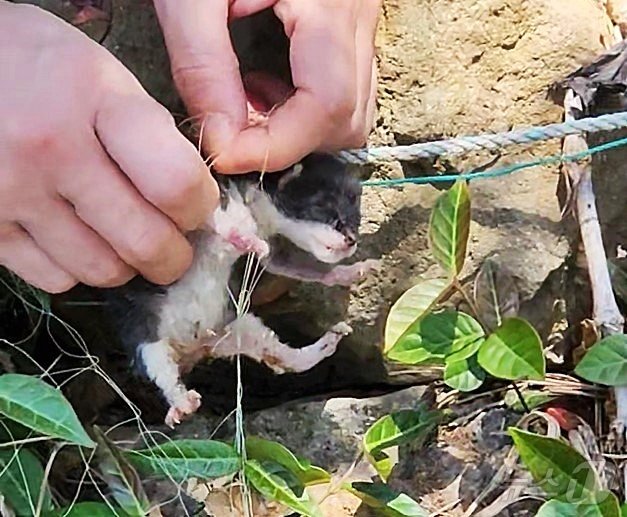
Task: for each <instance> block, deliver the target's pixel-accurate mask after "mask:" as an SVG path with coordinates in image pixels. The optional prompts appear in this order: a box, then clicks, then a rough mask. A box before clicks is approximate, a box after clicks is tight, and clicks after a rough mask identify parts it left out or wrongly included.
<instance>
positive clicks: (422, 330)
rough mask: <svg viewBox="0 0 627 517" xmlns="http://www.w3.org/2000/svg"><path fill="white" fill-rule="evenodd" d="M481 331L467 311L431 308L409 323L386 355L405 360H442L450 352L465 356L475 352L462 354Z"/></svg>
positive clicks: (404, 361)
mask: <svg viewBox="0 0 627 517" xmlns="http://www.w3.org/2000/svg"><path fill="white" fill-rule="evenodd" d="M484 335H485V334H484V332H483V328H481V325H480V324H479V322H477V321H476V320H475V319H474V318H472V317H471V316H469V315H468V314H465V313H463V312H457V311H452V310H445V311H440V312H434V313H430V314H427V315H425V316H424V317H423V318H420V319H419V320H418V321H416V322H414V323H412V324H411V325H410V327H409V328H408V329H407V330H406V331H405V332H404V333H403V335H402V336H401V337H400V338H399V339H398V341H397V342H396V344H395V345H394V346H393V347H392V348H391V349H390V350H389V351H388V353H387V357H388V358H389V359H391V360H393V361H398V362H400V363H405V364H420V363H424V362H427V361H430V362H436V363H437V362H442V361H443V360H444V358H445V357H446V356H448V355H450V354H453V353H457V356H456V359H464V358H465V357H469V356H471V355H472V354H473V353H474V352H473V351H470V353H468V354H466V355H465V352H466V350H467V347H469V346H472V345H473V344H475V343H476V342H477V341H478V340H480V339H482V338H483V336H484Z"/></svg>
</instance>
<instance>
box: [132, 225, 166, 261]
mask: <svg viewBox="0 0 627 517" xmlns="http://www.w3.org/2000/svg"><path fill="white" fill-rule="evenodd" d="M175 239H176V230H174V228H172V227H170V225H168V226H166V227H165V228H164V227H160V226H156V225H154V224H153V225H146V227H145V228H142V230H141V232H139V233H138V235H137V236H136V238H135V239H133V240H132V243H131V247H130V254H131V255H132V256H133V257H134V260H135V261H136V262H138V263H139V264H141V265H144V266H145V265H153V264H158V263H159V262H161V259H162V258H164V255H166V253H168V252H169V249H168V248H169V247H170V245H171V244H172V243H173V242H174V241H175Z"/></svg>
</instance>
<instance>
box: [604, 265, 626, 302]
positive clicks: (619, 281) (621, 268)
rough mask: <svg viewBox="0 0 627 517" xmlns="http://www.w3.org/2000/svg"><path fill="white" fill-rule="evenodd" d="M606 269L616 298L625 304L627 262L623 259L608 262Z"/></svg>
mask: <svg viewBox="0 0 627 517" xmlns="http://www.w3.org/2000/svg"><path fill="white" fill-rule="evenodd" d="M607 267H608V270H609V272H610V277H611V279H612V287H613V289H614V292H615V293H616V296H617V297H618V298H620V299H621V300H622V301H623V302H624V303H627V262H626V261H625V260H624V259H623V260H609V261H608V263H607Z"/></svg>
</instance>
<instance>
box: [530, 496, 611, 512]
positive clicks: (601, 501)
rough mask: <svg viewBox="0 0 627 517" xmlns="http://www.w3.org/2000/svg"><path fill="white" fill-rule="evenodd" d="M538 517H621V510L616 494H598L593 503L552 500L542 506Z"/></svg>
mask: <svg viewBox="0 0 627 517" xmlns="http://www.w3.org/2000/svg"><path fill="white" fill-rule="evenodd" d="M536 517H621V509H620V507H619V503H618V499H617V498H616V496H615V495H614V494H612V493H611V492H598V493H596V494H594V496H593V499H592V500H591V501H588V500H584V501H581V502H579V503H567V502H563V501H559V500H557V499H551V500H550V501H547V502H546V503H544V504H543V505H542V507H541V508H540V509H539V510H538V513H536Z"/></svg>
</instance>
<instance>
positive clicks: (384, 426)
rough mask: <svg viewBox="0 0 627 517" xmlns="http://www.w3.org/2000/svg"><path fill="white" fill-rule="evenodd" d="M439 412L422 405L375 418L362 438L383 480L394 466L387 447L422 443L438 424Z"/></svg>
mask: <svg viewBox="0 0 627 517" xmlns="http://www.w3.org/2000/svg"><path fill="white" fill-rule="evenodd" d="M438 422H439V414H438V413H437V412H435V411H430V410H428V409H427V408H426V407H425V406H424V405H421V406H420V407H419V409H405V410H401V411H398V412H396V413H392V414H390V415H386V416H384V417H382V418H380V419H379V420H377V421H376V422H375V423H374V424H372V426H370V428H369V429H368V431H366V434H365V435H364V438H363V447H364V452H365V454H366V457H367V458H368V460H369V461H370V462H371V463H372V465H373V466H374V468H375V469H376V470H377V472H378V473H379V475H380V476H381V478H382V479H383V480H384V481H385V480H386V479H387V478H388V476H389V475H390V473H391V469H392V467H393V464H392V461H391V459H390V458H389V457H388V456H387V455H386V454H385V452H384V451H385V450H386V449H390V448H391V447H395V446H397V445H403V444H406V443H410V442H414V441H418V442H421V441H422V440H424V439H425V438H426V436H427V435H428V434H429V433H430V432H431V431H432V430H433V429H434V428H435V427H436V426H437V424H438Z"/></svg>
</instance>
